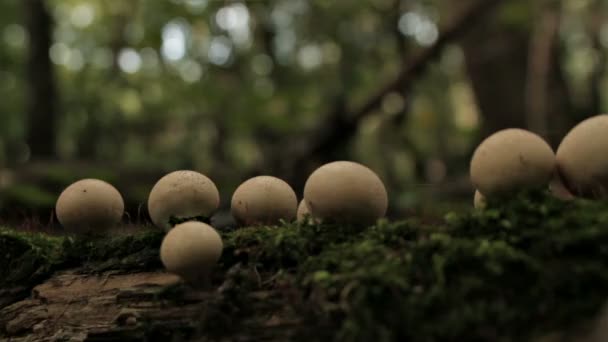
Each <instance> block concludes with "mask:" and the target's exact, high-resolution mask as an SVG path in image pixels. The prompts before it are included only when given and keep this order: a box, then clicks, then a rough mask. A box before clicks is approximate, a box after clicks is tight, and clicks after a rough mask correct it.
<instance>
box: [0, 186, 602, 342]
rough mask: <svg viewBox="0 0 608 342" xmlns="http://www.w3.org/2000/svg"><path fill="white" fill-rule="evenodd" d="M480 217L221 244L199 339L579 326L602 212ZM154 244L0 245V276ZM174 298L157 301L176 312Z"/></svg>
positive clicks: (595, 294) (380, 336) (6, 241)
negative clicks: (278, 331) (0, 260)
mask: <svg viewBox="0 0 608 342" xmlns="http://www.w3.org/2000/svg"><path fill="white" fill-rule="evenodd" d="M488 205H489V208H488V209H487V210H485V211H470V212H465V213H450V214H448V215H446V218H445V220H444V222H443V223H441V224H437V225H428V224H423V223H421V222H422V221H418V220H416V219H412V220H407V221H402V222H387V221H381V222H379V223H378V224H377V225H375V226H373V227H368V228H364V229H362V228H358V227H347V226H336V225H314V224H298V223H285V224H283V225H281V226H276V227H266V226H261V227H249V228H244V229H240V230H236V231H232V232H225V233H222V236H223V239H224V246H225V250H224V253H223V256H222V259H221V262H220V265H219V266H218V268H217V272H216V274H215V276H214V284H216V285H218V286H219V285H221V287H220V288H219V289H218V294H220V296H219V297H215V298H214V300H213V301H210V302H209V303H208V307H207V309H206V311H205V312H206V313H207V314H206V315H205V316H203V317H201V328H204V329H203V331H211V330H209V329H210V328H209V327H210V326H213V327H214V328H213V329H212V330H213V331H214V334H219V335H218V336H220V335H222V334H224V333H225V334H228V333H229V331H232V330H234V329H229V328H230V327H231V326H232V327H234V326H235V325H238V324H243V326H246V324H247V322H251V321H252V320H257V321H260V322H263V321H264V319H267V318H268V317H267V316H271V315H272V316H273V317H274V316H276V312H277V310H278V312H281V314H280V315H279V316H280V317H278V318H276V319H282V320H293V321H297V322H300V324H299V325H298V328H294V329H298V331H297V333H295V334H294V335H293V336H297V337H298V338H300V339H302V340H308V341H310V340H338V341H370V340H378V341H402V340H403V341H405V340H416V341H420V340H422V341H446V340H447V341H451V340H466V341H487V340H492V341H520V340H529V339H531V338H533V337H537V336H542V335H544V334H546V333H548V332H553V331H559V330H562V329H567V328H569V327H572V326H575V325H577V324H579V323H581V322H583V321H584V320H587V319H590V318H592V317H593V316H594V315H595V314H596V313H597V312H598V311H599V309H600V308H601V307H602V306H603V304H604V303H605V301H606V300H607V299H608V204H606V203H602V202H589V201H583V200H577V201H573V202H562V201H559V200H556V199H554V198H553V197H551V196H550V195H548V194H546V193H544V192H528V193H522V194H519V195H518V196H515V198H513V199H512V200H510V201H507V202H503V203H492V202H490V203H489V204H488ZM162 236H163V233H162V232H159V231H148V232H146V233H141V234H136V235H132V236H129V235H125V236H116V237H114V238H107V239H97V240H94V241H93V240H86V239H85V240H80V241H78V240H72V239H66V238H48V237H46V236H43V235H36V234H32V235H21V233H15V232H10V231H3V233H2V234H0V250H2V251H3V252H4V251H5V250H10V251H12V252H11V253H10V255H11V257H10V258H7V260H9V261H5V264H4V265H3V267H4V266H5V265H9V264H10V265H13V266H12V267H10V268H8V270H9V271H6V270H7V268H3V269H4V273H3V274H2V275H7V276H9V277H10V278H11V279H13V282H15V281H21V280H23V281H25V280H26V279H28V276H25V274H35V273H36V272H37V271H36V270H42V271H39V272H38V273H42V274H44V273H45V272H47V273H48V272H49V271H52V270H54V269H59V268H62V267H66V266H67V265H71V266H73V265H75V264H77V265H79V266H83V265H84V268H83V269H84V270H85V271H87V272H89V271H90V272H98V271H99V272H100V271H105V270H108V269H119V270H124V271H137V270H146V269H154V268H160V267H161V265H160V262H159V260H158V248H159V246H160V242H161V240H162ZM26 256H27V258H31V259H27V258H26ZM25 259H27V260H30V261H28V262H24V263H23V265H25V266H24V267H23V270H19V271H17V270H16V268H15V267H19V266H15V265H22V264H21V262H22V261H21V260H25ZM7 262H8V263H7ZM30 264H34V265H37V266H34V267H31V266H27V265H30ZM7 272H8V273H7ZM11 272H15V273H14V274H15V275H11V274H13V273H11ZM32 272H33V273H32ZM9 273H10V274H9ZM18 274H21V276H18ZM20 279H21V280H20ZM179 289H180V290H179V291H173V290H175V289H170V291H168V292H167V293H165V294H163V295H162V297H163V298H164V299H167V298H171V299H172V300H179V297H180V296H181V295H182V294H183V293H184V291H182V290H183V289H181V288H179ZM260 291H261V292H268V293H272V296H273V298H274V300H273V302H272V303H273V304H272V305H267V306H260V303H268V300H260V299H259V297H256V296H257V295H256V293H259V292H260ZM251 298H257V299H251ZM254 300H256V301H257V302H256V304H255V305H254V304H253V302H252V301H254ZM281 301H283V302H281ZM252 307H255V308H260V307H261V309H256V310H252V309H251V308H252ZM266 307H267V308H266ZM224 325H226V326H224ZM241 333H242V332H241ZM311 334H312V335H311ZM223 337H226V336H223Z"/></svg>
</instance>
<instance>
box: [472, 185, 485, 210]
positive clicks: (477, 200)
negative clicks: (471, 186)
mask: <svg viewBox="0 0 608 342" xmlns="http://www.w3.org/2000/svg"><path fill="white" fill-rule="evenodd" d="M487 205H488V203H487V201H486V197H485V196H484V195H483V194H482V193H481V192H479V190H476V191H475V197H474V199H473V206H474V207H475V209H485V208H486V207H487Z"/></svg>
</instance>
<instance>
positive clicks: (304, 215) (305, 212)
mask: <svg viewBox="0 0 608 342" xmlns="http://www.w3.org/2000/svg"><path fill="white" fill-rule="evenodd" d="M297 219H298V222H307V221H310V222H320V220H317V219H314V218H313V217H312V214H311V213H310V209H309V208H308V205H307V204H306V200H301V201H300V205H298V213H297Z"/></svg>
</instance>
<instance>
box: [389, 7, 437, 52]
mask: <svg viewBox="0 0 608 342" xmlns="http://www.w3.org/2000/svg"><path fill="white" fill-rule="evenodd" d="M397 25H398V28H399V31H400V32H401V33H402V34H403V35H405V36H408V37H412V38H414V39H415V40H416V42H417V43H418V44H420V45H422V46H429V45H432V44H434V43H435V41H437V38H439V31H438V29H437V25H435V23H434V22H433V20H431V18H429V17H428V16H426V15H423V14H420V13H416V12H406V13H404V14H403V15H402V16H401V18H399V22H398V24H397Z"/></svg>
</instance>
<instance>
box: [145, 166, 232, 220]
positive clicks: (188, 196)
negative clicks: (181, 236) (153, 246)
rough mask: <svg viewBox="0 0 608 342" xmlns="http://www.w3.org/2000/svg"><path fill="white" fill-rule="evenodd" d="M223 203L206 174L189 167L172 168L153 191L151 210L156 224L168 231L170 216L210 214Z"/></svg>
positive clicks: (193, 216)
mask: <svg viewBox="0 0 608 342" xmlns="http://www.w3.org/2000/svg"><path fill="white" fill-rule="evenodd" d="M219 204H220V194H219V191H218V190H217V187H216V186H215V184H214V183H213V181H211V179H209V178H208V177H207V176H205V175H203V174H201V173H198V172H196V171H190V170H180V171H174V172H171V173H169V174H167V175H165V176H164V177H162V178H161V179H160V180H159V181H158V182H157V183H156V184H155V185H154V187H153V188H152V190H151V191H150V195H149V197H148V211H149V213H150V217H151V218H152V222H154V224H155V225H156V226H157V227H160V228H163V229H164V230H166V231H168V230H170V229H171V222H170V221H171V218H175V219H185V220H187V219H193V218H196V217H204V218H209V217H211V215H212V214H213V212H215V211H216V210H217V208H218V207H219Z"/></svg>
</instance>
